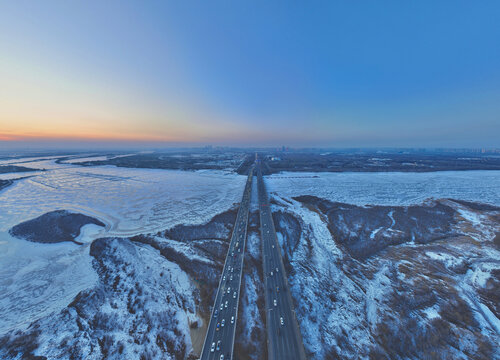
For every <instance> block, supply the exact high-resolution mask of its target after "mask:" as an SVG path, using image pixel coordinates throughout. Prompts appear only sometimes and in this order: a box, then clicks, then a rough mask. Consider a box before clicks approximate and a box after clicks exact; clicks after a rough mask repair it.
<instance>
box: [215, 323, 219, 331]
mask: <svg viewBox="0 0 500 360" xmlns="http://www.w3.org/2000/svg"><path fill="white" fill-rule="evenodd" d="M219 329H220V323H217V325H216V326H215V331H219Z"/></svg>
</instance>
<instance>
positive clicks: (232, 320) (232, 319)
mask: <svg viewBox="0 0 500 360" xmlns="http://www.w3.org/2000/svg"><path fill="white" fill-rule="evenodd" d="M231 324H234V316H231Z"/></svg>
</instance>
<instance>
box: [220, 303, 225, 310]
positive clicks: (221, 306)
mask: <svg viewBox="0 0 500 360" xmlns="http://www.w3.org/2000/svg"><path fill="white" fill-rule="evenodd" d="M222 310H224V304H222V303H221V304H220V311H222Z"/></svg>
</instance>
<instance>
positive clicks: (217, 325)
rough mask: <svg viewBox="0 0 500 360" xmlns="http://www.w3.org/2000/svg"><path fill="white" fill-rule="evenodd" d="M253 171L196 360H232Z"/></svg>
mask: <svg viewBox="0 0 500 360" xmlns="http://www.w3.org/2000/svg"><path fill="white" fill-rule="evenodd" d="M253 171H254V167H253V166H252V168H251V169H250V173H249V175H248V179H247V182H246V185H245V190H244V192H243V198H242V200H241V204H240V208H239V210H238V215H237V216H236V222H235V224H234V229H233V234H232V236H231V242H230V243H229V249H228V252H227V255H226V261H225V263H224V269H223V272H222V275H221V278H220V281H219V288H218V290H217V295H216V297H215V302H214V307H213V309H212V314H211V316H210V323H209V324H208V330H207V334H206V335H205V342H204V344H203V350H202V352H201V357H200V359H202V360H208V359H217V360H220V359H224V360H227V359H232V358H233V348H234V338H235V332H236V323H237V320H238V303H239V299H240V287H241V276H242V272H243V258H244V254H245V243H246V238H247V226H248V209H249V206H250V193H251V191H252V179H253ZM221 356H223V357H221Z"/></svg>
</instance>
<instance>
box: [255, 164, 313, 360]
mask: <svg viewBox="0 0 500 360" xmlns="http://www.w3.org/2000/svg"><path fill="white" fill-rule="evenodd" d="M256 170H257V189H258V192H259V196H258V198H259V213H260V233H261V240H262V255H263V259H262V264H263V268H264V289H265V290H264V291H265V304H266V325H267V350H268V359H270V360H281V359H287V360H292V359H300V360H305V359H306V355H305V351H304V345H303V343H302V337H301V335H300V330H299V327H298V324H297V319H296V318H295V311H294V306H293V302H292V297H291V295H290V291H289V288H288V281H287V277H286V272H285V267H284V265H283V259H282V258H281V251H280V246H279V243H278V238H277V236H276V230H275V228H274V223H273V218H272V214H271V209H270V207H269V200H268V197H267V192H266V187H265V184H264V179H263V177H262V172H261V169H260V161H259V160H257V165H256Z"/></svg>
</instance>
